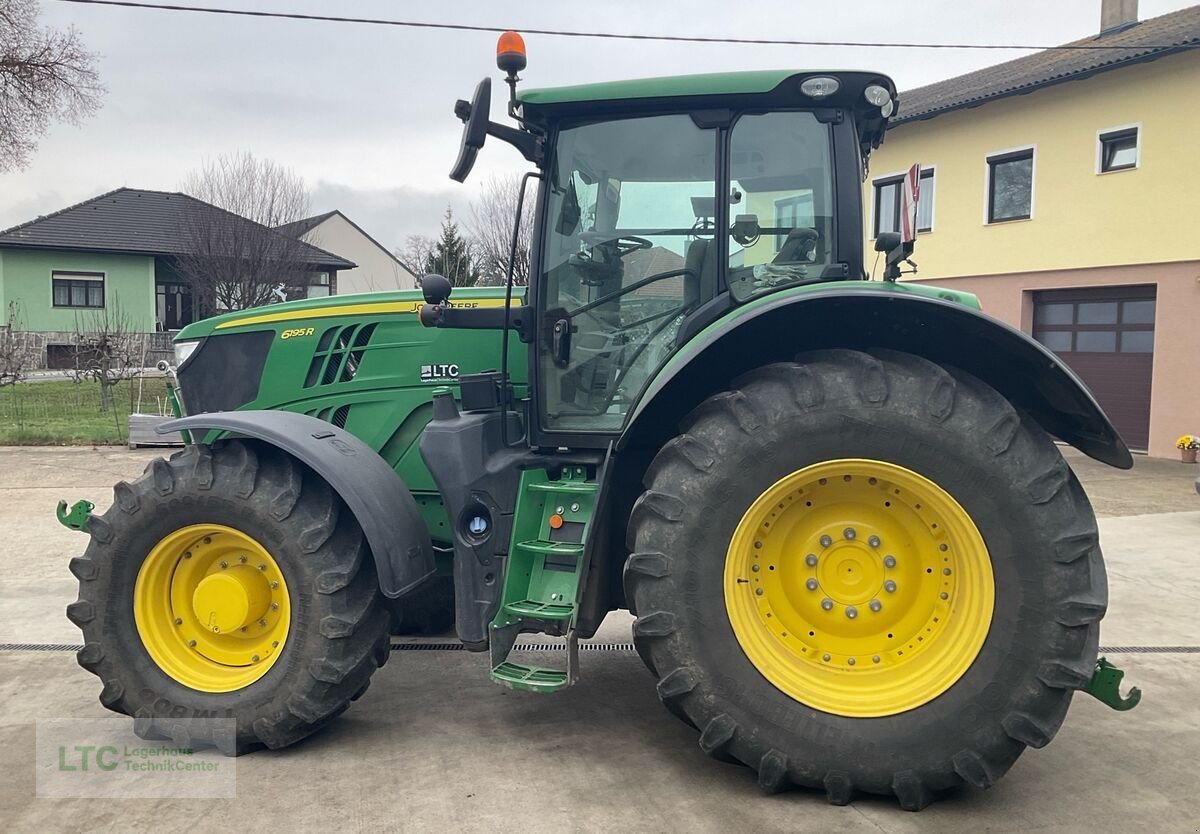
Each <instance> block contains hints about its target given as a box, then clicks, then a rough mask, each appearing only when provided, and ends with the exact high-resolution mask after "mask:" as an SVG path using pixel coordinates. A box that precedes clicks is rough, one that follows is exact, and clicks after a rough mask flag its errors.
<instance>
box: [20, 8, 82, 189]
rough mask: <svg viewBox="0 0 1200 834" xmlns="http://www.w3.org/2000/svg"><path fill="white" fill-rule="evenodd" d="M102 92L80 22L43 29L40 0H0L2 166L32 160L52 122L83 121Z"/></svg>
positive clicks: (21, 164) (76, 122)
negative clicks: (39, 13) (39, 142)
mask: <svg viewBox="0 0 1200 834" xmlns="http://www.w3.org/2000/svg"><path fill="white" fill-rule="evenodd" d="M103 92H104V87H103V86H102V85H101V84H100V77H99V75H97V73H96V55H95V54H93V53H91V52H88V51H87V50H86V49H85V48H84V46H83V42H82V41H81V40H80V38H79V32H78V31H76V29H75V27H73V26H72V27H68V28H67V29H65V30H60V31H55V30H53V29H43V28H41V27H39V26H38V4H37V0H0V171H10V170H16V169H19V168H23V167H25V166H26V165H27V164H29V158H30V156H31V155H32V154H33V152H34V150H36V148H37V142H38V139H39V138H41V136H42V134H44V133H45V132H46V130H47V129H49V127H50V125H51V124H53V123H54V122H56V121H66V122H70V123H72V124H78V123H79V122H80V121H82V120H83V118H84V117H86V116H89V115H91V114H92V113H93V112H95V110H96V108H97V107H98V106H99V104H100V96H101V94H102V93H103Z"/></svg>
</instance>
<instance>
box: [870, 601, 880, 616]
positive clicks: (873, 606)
mask: <svg viewBox="0 0 1200 834" xmlns="http://www.w3.org/2000/svg"><path fill="white" fill-rule="evenodd" d="M867 607H868V608H870V609H871V610H872V611H874V612H875V613H876V614H878V613H879V609H881V608H883V603H882V602H880V601H879V600H877V599H873V600H871V601H870V602H869V603H867Z"/></svg>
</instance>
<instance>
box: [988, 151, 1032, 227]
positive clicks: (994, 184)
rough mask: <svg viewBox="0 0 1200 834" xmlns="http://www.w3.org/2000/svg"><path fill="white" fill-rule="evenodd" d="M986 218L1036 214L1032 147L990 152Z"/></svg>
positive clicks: (997, 220)
mask: <svg viewBox="0 0 1200 834" xmlns="http://www.w3.org/2000/svg"><path fill="white" fill-rule="evenodd" d="M987 167H988V189H987V206H988V210H987V222H989V223H1002V222H1004V221H1006V220H1028V219H1029V218H1030V217H1032V216H1033V148H1027V149H1025V150H1021V151H1013V152H1012V153H1005V154H998V155H996V156H989V157H988V160H987Z"/></svg>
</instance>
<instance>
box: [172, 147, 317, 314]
mask: <svg viewBox="0 0 1200 834" xmlns="http://www.w3.org/2000/svg"><path fill="white" fill-rule="evenodd" d="M183 190H184V191H185V192H186V193H187V194H189V195H191V196H192V197H195V198H197V199H198V200H201V201H203V203H204V205H201V206H198V207H195V208H196V210H195V211H188V212H184V213H182V215H181V217H182V220H181V222H182V223H183V226H184V228H183V229H182V233H183V237H184V241H185V243H186V245H187V249H188V254H186V255H183V256H180V257H179V258H178V259H177V263H178V267H179V271H180V273H182V275H183V276H184V277H185V278H186V279H187V280H188V281H189V282H190V283H191V285H192V288H193V291H194V292H196V293H197V294H198V295H199V297H200V299H201V303H202V304H204V305H207V306H209V307H215V308H217V309H225V310H243V309H245V308H247V307H257V306H259V305H261V304H269V303H271V302H274V301H279V300H280V298H281V296H283V295H296V294H299V293H300V292H302V291H303V290H304V288H306V287H307V286H308V284H309V278H310V275H309V270H310V266H309V265H308V263H307V260H308V255H309V253H311V250H310V249H309V248H308V246H307V245H306V244H305V243H304V242H303V241H301V240H299V239H297V238H294V237H291V236H290V235H285V234H282V233H280V232H277V231H275V227H276V226H282V225H284V224H285V223H292V222H294V221H296V220H300V219H302V218H303V217H304V216H305V215H306V214H307V213H308V191H307V190H306V189H305V187H304V180H303V179H301V178H300V177H299V176H297V175H296V173H295V172H294V171H292V170H291V169H289V168H285V167H283V166H282V165H279V164H277V163H275V162H272V161H271V160H269V159H259V158H257V157H255V156H254V155H253V154H251V153H248V152H246V153H239V154H236V155H233V156H219V157H217V158H216V159H215V160H209V161H206V162H205V163H204V165H203V166H202V167H201V168H200V169H199V170H198V171H195V172H193V173H192V174H191V175H190V176H189V177H188V178H187V180H186V181H185V182H184V185H183ZM246 221H251V222H246Z"/></svg>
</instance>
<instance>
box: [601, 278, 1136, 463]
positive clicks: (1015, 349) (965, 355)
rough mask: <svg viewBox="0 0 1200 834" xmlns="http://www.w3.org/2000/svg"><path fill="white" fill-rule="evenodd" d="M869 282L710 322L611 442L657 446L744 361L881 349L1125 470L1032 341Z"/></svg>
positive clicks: (782, 298)
mask: <svg viewBox="0 0 1200 834" xmlns="http://www.w3.org/2000/svg"><path fill="white" fill-rule="evenodd" d="M876 286H877V287H879V288H878V289H876V288H867V287H866V286H864V287H863V288H862V289H858V288H853V289H847V288H845V287H844V286H842V287H838V288H836V289H833V288H831V289H827V290H822V289H812V288H805V290H804V291H802V292H781V293H779V294H777V295H773V296H768V297H766V298H764V299H762V300H761V301H760V302H757V303H754V304H749V305H746V306H744V307H740V308H738V309H737V310H734V311H733V312H732V313H730V314H728V315H726V316H724V317H723V318H721V319H719V320H717V321H716V322H713V323H712V324H711V325H709V326H708V327H706V328H705V329H704V330H702V331H701V332H700V333H698V334H697V335H696V336H695V337H694V338H693V339H691V341H689V342H688V343H687V344H686V345H685V346H684V347H683V349H682V350H681V351H680V352H679V353H677V354H676V355H675V356H674V357H672V359H671V360H670V361H669V362H668V363H667V364H666V365H665V366H664V367H663V368H662V369H661V370H660V371H659V373H658V374H657V375H656V376H655V377H654V379H653V380H652V381H651V382H650V384H649V385H648V386H647V387H646V390H645V393H644V394H643V395H642V396H641V398H640V399H639V400H638V403H637V405H636V406H635V408H634V411H633V414H632V415H631V416H630V419H629V421H628V423H627V424H626V429H625V431H624V432H623V433H622V436H621V439H620V441H619V443H618V448H619V449H623V448H627V447H634V446H636V447H644V448H657V446H658V445H661V443H663V442H665V441H666V440H667V439H668V438H669V437H670V436H671V435H673V434H674V433H675V427H676V426H677V425H678V423H679V420H680V419H681V418H682V417H683V416H684V415H686V414H687V413H688V411H690V410H691V409H692V408H694V407H695V406H696V405H698V404H699V403H700V401H701V400H703V399H704V398H705V397H707V396H708V395H709V394H711V393H713V392H714V391H715V390H718V389H717V388H716V385H718V384H722V383H728V382H729V381H731V380H732V379H734V378H735V377H736V376H738V375H739V374H741V373H744V372H745V371H748V370H750V369H751V368H753V367H757V366H759V365H763V364H766V363H767V362H773V361H780V360H790V359H791V358H792V357H794V356H795V355H796V354H797V353H799V352H801V351H806V350H818V349H823V348H852V349H857V350H866V349H870V348H889V349H892V350H900V351H906V352H908V353H914V354H917V355H918V356H923V357H925V358H926V359H929V360H930V361H933V362H937V363H939V364H943V365H951V366H954V367H958V368H961V369H962V370H964V371H967V372H968V373H970V374H973V375H974V376H976V377H978V378H979V379H981V380H983V381H984V382H986V383H988V384H989V385H991V386H992V387H993V388H995V389H996V390H997V391H999V392H1000V393H1001V394H1002V395H1003V396H1004V397H1006V398H1007V399H1008V400H1009V401H1010V402H1012V403H1013V404H1014V405H1016V406H1017V407H1019V408H1021V409H1023V410H1024V411H1025V412H1026V413H1027V414H1029V415H1030V416H1031V417H1032V418H1033V419H1034V420H1036V421H1037V422H1038V423H1039V424H1040V425H1041V426H1042V427H1043V428H1044V429H1045V430H1046V431H1048V432H1049V433H1050V434H1052V435H1054V436H1056V437H1058V438H1060V439H1061V440H1064V441H1066V442H1067V443H1069V444H1071V445H1072V446H1074V447H1075V448H1077V449H1079V450H1080V451H1081V452H1083V453H1084V454H1086V455H1088V456H1090V457H1093V458H1095V459H1096V460H1099V461H1102V462H1103V463H1107V464H1109V465H1111V466H1115V467H1117V468H1120V469H1129V468H1130V467H1132V466H1133V458H1132V456H1131V455H1130V454H1129V449H1128V448H1127V447H1126V446H1125V442H1124V441H1123V440H1122V439H1121V437H1120V435H1119V434H1118V433H1117V431H1116V429H1114V428H1113V426H1112V423H1111V422H1109V419H1108V417H1106V416H1105V414H1104V411H1103V409H1101V408H1100V406H1099V404H1097V402H1096V400H1095V398H1094V397H1093V396H1092V394H1091V392H1090V391H1088V389H1087V387H1086V386H1084V384H1083V383H1082V382H1080V380H1079V378H1078V377H1077V376H1076V375H1075V374H1074V372H1073V371H1071V369H1070V368H1068V367H1067V366H1066V365H1065V364H1064V363H1063V362H1062V361H1061V360H1060V359H1059V358H1058V357H1057V356H1055V355H1054V354H1053V353H1052V352H1050V351H1049V350H1047V349H1046V348H1045V347H1043V346H1042V345H1041V344H1040V343H1038V342H1036V341H1034V340H1033V339H1032V338H1030V337H1029V336H1027V335H1025V334H1024V333H1022V332H1021V331H1020V330H1017V329H1015V328H1013V327H1010V326H1009V325H1007V324H1005V323H1004V322H1002V321H999V320H998V319H994V318H992V317H991V316H988V315H985V314H984V313H982V312H980V311H978V310H975V309H973V308H970V307H967V306H965V305H963V304H960V303H956V302H954V301H949V300H943V299H940V298H932V297H927V296H923V295H917V294H915V293H913V292H901V291H900V290H902V289H907V288H906V287H902V286H900V287H895V288H892V287H891V286H890V285H885V286H886V287H887V288H884V287H880V286H879V285H876Z"/></svg>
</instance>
